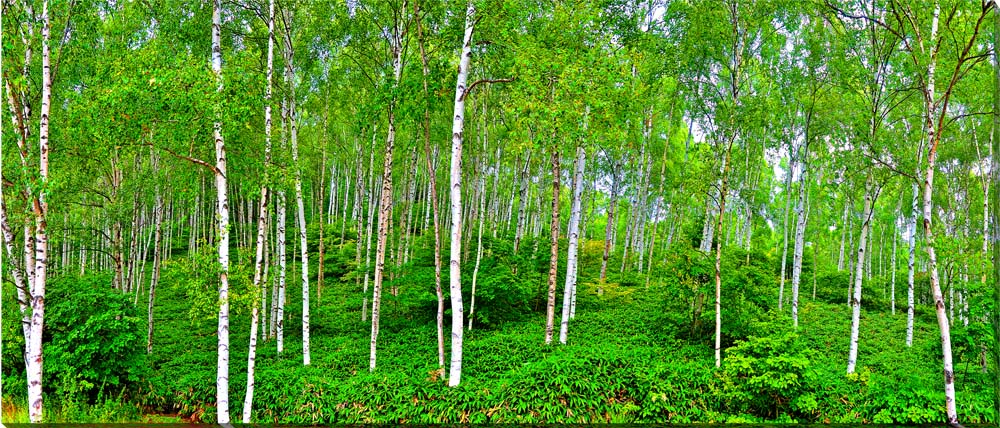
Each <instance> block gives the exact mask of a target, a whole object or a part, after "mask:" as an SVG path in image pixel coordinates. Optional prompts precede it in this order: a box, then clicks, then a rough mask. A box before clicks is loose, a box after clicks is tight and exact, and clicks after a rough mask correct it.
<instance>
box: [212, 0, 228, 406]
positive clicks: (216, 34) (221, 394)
mask: <svg viewBox="0 0 1000 428" xmlns="http://www.w3.org/2000/svg"><path fill="white" fill-rule="evenodd" d="M221 9H222V2H221V0H214V1H213V2H212V71H213V72H214V73H215V82H216V92H218V93H222V43H221V39H222V31H221V26H222V20H221V14H222V10H221ZM214 128H215V194H216V204H217V207H216V208H217V213H216V214H217V217H216V218H217V221H218V225H219V227H218V234H219V239H218V246H219V329H218V339H219V355H218V364H217V365H218V367H217V371H218V375H217V377H216V391H215V396H216V400H215V403H216V406H215V408H216V411H217V412H218V423H219V424H228V423H229V200H228V194H227V183H226V180H227V177H228V176H227V175H226V145H225V142H224V141H223V139H222V106H221V105H216V106H215V126H214Z"/></svg>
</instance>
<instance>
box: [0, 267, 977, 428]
mask: <svg viewBox="0 0 1000 428" xmlns="http://www.w3.org/2000/svg"><path fill="white" fill-rule="evenodd" d="M741 275H742V274H741ZM288 278H297V276H296V275H294V273H293V272H289V275H288ZM481 280H482V277H481ZM238 282H239V281H236V283H237V285H236V286H235V287H234V290H235V292H234V294H233V299H234V300H233V302H234V304H233V312H232V315H231V320H232V323H231V328H230V331H231V333H230V337H231V346H230V349H231V355H230V358H231V360H230V403H231V409H232V419H233V420H239V419H240V416H241V414H242V411H241V409H242V407H243V406H242V403H243V398H244V396H245V386H246V367H247V366H246V363H247V347H248V333H249V319H250V316H249V309H248V306H249V304H247V303H246V300H241V299H246V296H241V295H240V293H239V287H240V286H239V284H238ZM536 282H537V283H534V282H533V283H532V284H530V285H529V286H530V287H538V291H541V290H544V287H545V284H544V282H543V281H536ZM764 282H765V283H763V284H758V286H759V287H757V288H754V287H750V288H748V289H747V290H745V291H746V292H745V293H743V294H731V295H726V294H724V299H728V302H729V303H728V304H727V303H724V306H723V320H724V321H723V331H724V332H725V333H726V334H724V336H723V337H724V341H723V348H724V352H723V363H722V367H721V368H716V367H715V362H714V352H713V350H712V339H713V332H714V324H713V323H714V312H713V311H712V307H713V305H712V304H710V303H707V302H708V301H709V300H708V299H707V298H706V299H705V300H704V302H705V303H703V305H704V308H705V310H704V311H703V312H702V313H701V314H700V316H699V317H694V315H693V314H692V312H691V308H692V305H693V302H694V301H696V299H695V300H691V299H685V298H682V297H678V294H677V293H676V287H675V286H669V285H667V284H666V283H663V284H661V283H660V282H659V281H653V283H652V284H651V286H650V287H648V288H647V287H645V286H643V285H642V284H641V282H640V283H638V284H636V283H634V281H633V282H628V281H623V282H621V283H618V282H615V283H611V282H609V283H607V284H604V285H603V286H602V288H603V293H602V294H601V295H598V293H597V287H598V285H597V284H596V283H594V282H581V283H580V285H579V286H580V291H579V294H578V298H579V302H578V307H577V316H576V319H574V320H573V321H572V322H571V323H570V328H569V340H568V344H567V345H559V344H558V328H559V311H558V310H557V315H556V330H557V334H556V338H555V340H554V341H555V342H556V343H554V344H553V345H545V344H544V331H545V320H544V302H537V301H535V300H529V301H527V302H522V304H523V306H524V307H525V308H526V309H525V312H523V313H521V314H519V315H518V316H516V317H513V316H511V317H508V318H506V319H505V318H504V316H502V315H503V311H504V308H502V307H497V306H496V305H499V304H500V303H498V302H500V301H499V300H490V299H489V297H490V296H489V295H488V293H489V291H488V290H489V288H480V293H482V296H479V297H478V298H480V299H481V300H480V302H482V303H477V304H481V305H484V306H483V307H482V308H477V313H478V312H479V311H480V310H482V311H483V313H484V314H489V316H491V317H492V318H484V319H481V320H480V323H479V324H477V325H475V326H474V329H472V330H466V332H465V347H464V358H463V370H462V371H463V373H462V380H461V385H460V386H459V387H456V388H448V387H447V386H446V385H447V382H446V380H445V379H443V377H442V373H444V372H446V371H441V370H440V369H439V366H438V363H437V360H438V352H437V332H436V328H435V325H434V321H433V320H434V310H435V307H436V302H435V301H434V298H433V289H432V288H431V289H412V288H407V287H408V286H402V287H401V288H400V290H401V291H400V293H399V295H397V296H394V295H393V294H392V293H390V292H388V290H387V291H386V292H385V293H384V296H385V300H384V301H383V303H382V316H381V333H380V335H379V338H378V360H377V368H376V370H375V371H374V372H369V370H368V365H369V345H370V331H371V330H370V328H371V323H370V321H362V319H361V305H362V299H361V293H360V290H356V289H355V287H356V285H355V281H353V280H346V281H343V282H336V281H330V280H329V279H328V280H327V285H326V287H325V288H324V290H323V292H322V293H323V294H322V297H321V298H319V297H317V296H315V295H314V296H313V300H312V308H311V310H310V312H311V332H310V333H311V334H310V335H311V342H312V346H311V360H312V361H311V365H310V366H308V367H306V366H303V365H302V342H301V335H302V330H301V324H300V321H299V320H300V319H301V294H300V293H301V291H300V289H299V287H298V286H297V285H296V284H295V281H294V280H290V281H289V289H288V293H287V295H288V298H287V301H288V306H287V310H286V314H285V315H286V318H285V320H286V321H285V341H284V350H283V352H282V353H280V354H279V353H278V352H277V346H276V340H274V339H268V340H266V341H263V342H260V343H259V345H258V350H257V359H256V387H255V396H254V409H253V415H254V416H253V420H254V421H255V422H265V423H287V424H303V423H305V424H315V423H331V422H336V423H342V422H349V423H398V422H417V423H445V422H450V423H454V422H461V423H484V422H518V423H570V422H610V423H632V422H671V423H690V422H727V423H742V422H748V423H750V422H799V423H809V422H819V423H931V422H937V421H942V420H944V394H943V392H942V389H943V388H942V387H943V385H942V384H943V380H942V378H941V375H940V373H941V368H940V354H941V350H940V341H939V339H938V333H937V325H936V321H935V319H934V315H933V312H932V311H930V309H929V308H924V307H921V306H918V310H917V312H916V319H915V332H914V343H913V346H912V347H911V348H907V347H906V344H905V332H906V313H905V311H903V310H899V309H898V308H897V309H898V310H897V311H896V313H895V315H892V314H891V313H890V311H889V310H888V308H882V307H872V308H868V307H866V308H864V309H863V311H862V318H861V336H860V347H859V348H860V349H859V355H858V369H857V372H856V373H854V374H848V375H845V370H846V365H847V351H848V345H849V337H850V318H851V310H850V308H849V307H848V306H847V305H846V304H844V303H842V302H840V303H835V301H836V300H839V299H842V297H839V296H843V295H844V293H842V292H841V291H833V290H832V288H831V287H827V286H826V285H825V284H823V282H822V280H821V281H820V284H819V285H820V291H821V292H820V298H819V299H817V300H813V299H812V298H810V297H808V296H803V298H802V302H801V303H800V312H799V313H800V326H799V328H798V329H797V330H796V329H794V328H792V326H791V318H790V316H789V315H788V313H787V312H788V306H787V305H786V306H785V311H784V312H779V311H777V310H776V308H768V307H767V305H766V304H761V303H759V302H760V301H771V300H773V301H776V300H777V295H776V294H777V293H776V292H774V293H773V294H774V296H773V298H772V296H769V295H767V294H768V293H769V292H770V291H773V283H770V281H769V280H768V281H764ZM431 283H432V284H433V281H432V282H431ZM672 287H673V288H672ZM424 288H428V287H424ZM560 288H561V287H560ZM731 288H737V287H731ZM834 288H835V287H834ZM760 289H762V290H770V291H763V292H755V291H754V290H760ZM826 289H830V290H828V291H829V292H824V290H826ZM213 292H214V289H213V287H212V286H211V282H210V281H205V282H201V281H199V280H197V279H195V278H194V277H192V276H191V274H190V271H188V270H185V269H184V268H181V267H179V266H178V265H175V264H172V262H171V263H167V264H166V265H165V267H164V273H163V279H162V280H161V284H160V286H159V287H158V289H157V295H156V304H155V307H154V321H155V337H154V342H153V352H152V354H151V355H149V356H148V357H145V343H144V342H145V337H144V336H145V335H144V334H143V335H142V343H141V345H142V349H141V354H142V355H143V357H144V360H143V361H142V367H141V368H135V369H134V370H135V372H134V373H130V375H134V377H135V378H136V379H137V381H136V382H134V383H133V384H132V385H133V386H131V387H130V388H128V389H127V390H126V392H123V393H121V394H118V395H117V397H112V398H105V399H104V401H103V402H100V401H98V402H96V403H95V401H94V394H93V391H92V392H91V394H90V395H89V397H90V398H89V399H87V400H85V401H87V402H85V403H78V402H76V401H75V400H60V399H59V398H60V397H62V396H63V395H65V394H62V393H58V392H57V393H56V394H48V396H50V397H52V396H53V395H55V396H56V398H55V399H51V400H49V401H48V402H47V403H46V404H47V406H46V407H47V408H49V407H55V411H54V412H53V413H51V414H54V415H55V416H53V418H54V419H55V421H59V422H95V421H102V422H139V421H142V422H181V421H214V420H215V408H214V404H215V376H216V370H215V368H216V347H217V340H216V335H215V331H216V314H215V313H214V311H213V310H212V308H213V304H214V302H215V300H214V299H213V298H212V297H211V296H212V293H213ZM754 293H758V294H764V295H763V296H759V295H756V294H754ZM870 293H872V296H873V299H874V298H875V296H876V294H877V293H878V289H874V288H873V290H872V291H870ZM539 294H540V293H539ZM824 295H825V296H834V295H836V296H838V297H836V298H834V297H830V298H829V299H824V298H823V296H824ZM536 300H537V299H536ZM875 300H878V299H875ZM904 301H905V300H904ZM489 302H493V303H492V304H493V305H494V307H493V308H492V312H491V311H490V309H491V308H490V307H489V304H490V303H489ZM539 303H540V304H539ZM136 307H137V309H136V312H137V313H136V314H135V315H137V316H136V318H137V319H138V320H139V322H140V324H142V325H143V326H145V319H146V314H145V305H144V304H139V305H137V306H136ZM536 307H537V308H538V309H534V308H536ZM751 308H754V309H753V310H751ZM511 310H513V309H511ZM449 332H450V312H449V313H446V315H445V339H446V340H445V358H444V360H445V362H446V366H447V362H448V361H449V360H450V352H449V346H450V341H449V340H448V339H449V337H450V336H449V334H448V333H449ZM143 333H144V332H143ZM953 335H954V336H953V340H954V343H955V345H954V352H955V355H956V373H955V375H956V389H957V392H958V408H959V417H960V420H961V421H962V422H965V423H985V422H991V421H993V420H994V417H993V411H992V403H993V389H992V379H991V378H990V377H989V375H987V374H984V373H982V371H981V369H980V366H979V364H980V359H979V347H978V345H975V344H974V343H973V342H972V341H971V340H970V339H968V337H970V336H971V335H970V334H968V333H967V332H966V329H964V327H962V326H961V323H958V325H955V326H953ZM46 367H48V366H46ZM446 368H447V367H446ZM8 384H9V383H8ZM4 391H5V393H7V394H10V393H9V392H8V391H11V390H10V389H8V388H7V387H6V385H5V389H4ZM15 397H16V398H15V402H18V401H19V402H22V403H23V396H17V395H15ZM67 403H70V404H67ZM67 406H68V407H69V408H68V409H67ZM23 413H24V412H22V411H19V410H17V409H16V408H15V407H14V406H12V405H11V402H5V405H4V420H5V421H7V422H18V421H21V420H22V419H23V420H25V421H26V419H27V418H26V415H25V414H23Z"/></svg>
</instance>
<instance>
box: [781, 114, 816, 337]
mask: <svg viewBox="0 0 1000 428" xmlns="http://www.w3.org/2000/svg"><path fill="white" fill-rule="evenodd" d="M807 117H808V114H807ZM808 128H809V120H808V119H807V120H806V140H805V141H804V142H803V143H802V147H800V148H799V151H800V153H799V155H798V156H797V157H798V158H799V161H798V164H799V165H801V168H800V169H801V170H800V171H799V201H798V206H797V207H796V213H795V217H796V219H797V221H796V222H795V250H794V251H795V252H794V254H793V255H792V257H793V260H792V325H793V326H794V327H795V328H798V327H799V284H800V283H801V281H802V251H803V250H804V249H805V234H806V221H807V220H808V219H807V217H806V216H807V212H806V187H807V186H806V185H807V182H806V168H807V167H808V165H809V161H808V160H809V135H808V134H809V131H808ZM786 245H787V243H786ZM814 269H815V267H814Z"/></svg>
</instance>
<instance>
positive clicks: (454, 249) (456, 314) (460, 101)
mask: <svg viewBox="0 0 1000 428" xmlns="http://www.w3.org/2000/svg"><path fill="white" fill-rule="evenodd" d="M475 15H476V9H475V5H473V3H472V1H471V0H470V1H469V2H468V4H467V7H466V11H465V34H464V36H463V40H462V53H461V54H460V55H461V56H460V57H459V63H458V77H457V79H456V82H455V108H454V114H453V117H454V120H453V121H452V127H451V169H450V174H451V179H450V189H451V260H450V262H449V273H448V280H449V283H450V284H449V293H450V294H451V365H450V367H449V370H448V386H452V387H453V386H458V384H459V383H460V382H461V379H462V345H463V343H462V339H463V333H464V332H463V328H464V319H465V318H464V316H465V313H464V311H463V308H462V282H461V275H462V270H461V265H460V263H461V261H460V258H461V256H462V141H463V135H464V134H463V133H464V126H465V95H466V82H467V81H468V78H469V65H470V63H471V61H472V32H473V30H474V28H475Z"/></svg>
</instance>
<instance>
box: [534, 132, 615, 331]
mask: <svg viewBox="0 0 1000 428" xmlns="http://www.w3.org/2000/svg"><path fill="white" fill-rule="evenodd" d="M539 193H541V192H539ZM549 233H550V234H551V241H550V246H551V252H550V255H549V290H548V299H547V304H546V308H545V344H546V345H548V344H550V343H552V336H553V333H554V328H555V316H556V275H557V274H558V269H559V266H558V265H559V149H558V147H554V148H553V149H552V216H551V217H550V223H549ZM623 247H625V248H628V246H627V245H623Z"/></svg>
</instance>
